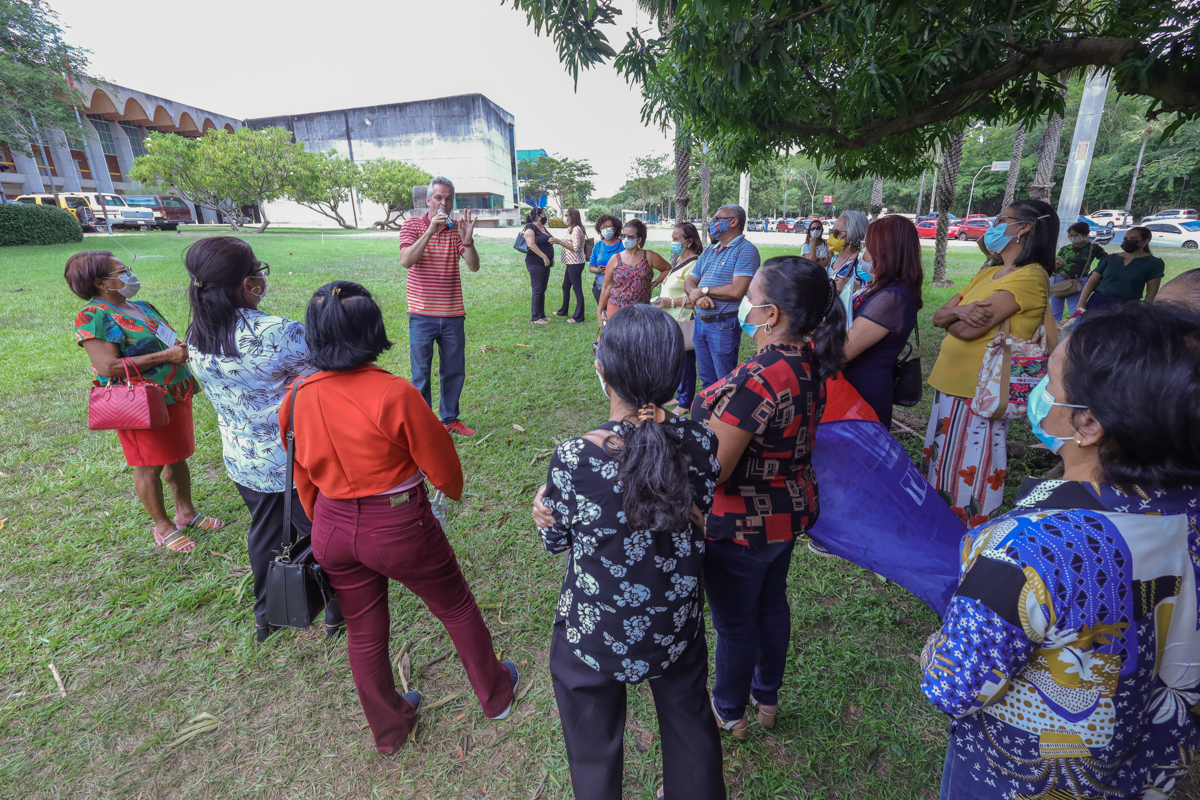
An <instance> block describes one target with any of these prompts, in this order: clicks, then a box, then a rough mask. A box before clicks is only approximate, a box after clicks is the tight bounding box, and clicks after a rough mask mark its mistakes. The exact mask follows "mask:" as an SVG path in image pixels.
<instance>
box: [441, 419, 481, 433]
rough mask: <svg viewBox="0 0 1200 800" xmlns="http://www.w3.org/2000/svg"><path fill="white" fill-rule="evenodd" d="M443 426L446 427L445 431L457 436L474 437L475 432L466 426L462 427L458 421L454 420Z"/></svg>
mask: <svg viewBox="0 0 1200 800" xmlns="http://www.w3.org/2000/svg"><path fill="white" fill-rule="evenodd" d="M444 424H445V426H446V430H448V431H450V432H451V433H454V434H457V435H459V436H474V435H475V430H474V429H473V428H468V427H467V426H466V425H463V424H462V422H461V421H460V420H457V419H456V420H454V421H453V422H447V423H444Z"/></svg>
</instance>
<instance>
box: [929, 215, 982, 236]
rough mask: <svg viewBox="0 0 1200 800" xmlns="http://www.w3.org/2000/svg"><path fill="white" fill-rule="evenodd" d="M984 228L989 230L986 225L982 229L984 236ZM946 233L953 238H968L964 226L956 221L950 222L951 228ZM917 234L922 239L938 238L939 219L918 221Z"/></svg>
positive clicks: (980, 234)
mask: <svg viewBox="0 0 1200 800" xmlns="http://www.w3.org/2000/svg"><path fill="white" fill-rule="evenodd" d="M984 230H987V226H986V225H985V226H984V227H983V228H981V229H980V233H979V236H983V231H984ZM946 235H947V236H949V237H950V238H951V239H963V240H966V238H967V234H966V233H965V232H964V231H963V229H962V227H961V226H959V225H957V224H955V223H950V230H949V231H948V232H947V234H946ZM917 236H920V237H921V238H922V239H936V238H937V220H934V219H927V220H925V221H924V222H918V223H917ZM976 238H978V237H976Z"/></svg>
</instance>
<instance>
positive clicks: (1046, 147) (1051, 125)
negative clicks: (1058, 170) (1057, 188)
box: [1029, 89, 1067, 202]
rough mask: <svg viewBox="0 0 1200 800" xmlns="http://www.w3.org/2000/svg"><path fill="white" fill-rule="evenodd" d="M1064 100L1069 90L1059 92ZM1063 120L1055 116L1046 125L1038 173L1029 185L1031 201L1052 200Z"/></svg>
mask: <svg viewBox="0 0 1200 800" xmlns="http://www.w3.org/2000/svg"><path fill="white" fill-rule="evenodd" d="M1059 95H1060V96H1061V97H1063V98H1065V97H1066V96H1067V90H1066V89H1063V90H1062V91H1061V92H1059ZM1062 126H1063V118H1062V117H1060V116H1059V115H1058V114H1053V115H1051V117H1050V121H1049V122H1047V123H1046V132H1045V133H1044V134H1042V152H1041V155H1040V157H1039V158H1038V165H1037V173H1036V174H1035V175H1034V176H1033V183H1031V184H1029V198H1030V199H1031V200H1045V201H1047V202H1049V200H1050V190H1051V189H1053V188H1054V159H1055V158H1056V157H1057V156H1058V140H1059V137H1060V136H1061V135H1062Z"/></svg>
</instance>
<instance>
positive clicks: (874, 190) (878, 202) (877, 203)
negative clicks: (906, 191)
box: [867, 175, 883, 219]
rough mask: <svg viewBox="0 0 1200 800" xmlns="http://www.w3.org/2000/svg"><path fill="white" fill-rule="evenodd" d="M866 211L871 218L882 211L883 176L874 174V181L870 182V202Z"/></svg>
mask: <svg viewBox="0 0 1200 800" xmlns="http://www.w3.org/2000/svg"><path fill="white" fill-rule="evenodd" d="M867 211H869V212H870V215H871V218H872V219H874V218H875V217H878V216H879V212H881V211H883V178H882V177H881V176H879V175H876V176H875V182H874V183H872V184H871V203H870V205H868V206H867Z"/></svg>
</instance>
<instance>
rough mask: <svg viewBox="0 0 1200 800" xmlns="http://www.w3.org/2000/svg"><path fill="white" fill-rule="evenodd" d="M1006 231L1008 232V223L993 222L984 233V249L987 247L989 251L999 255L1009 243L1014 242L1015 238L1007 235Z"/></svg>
mask: <svg viewBox="0 0 1200 800" xmlns="http://www.w3.org/2000/svg"><path fill="white" fill-rule="evenodd" d="M1006 230H1008V223H1007V222H1000V221H998V220H997V221H996V222H993V223H992V224H991V226H990V227H989V228H988V229H987V230H986V231H984V233H983V245H984V247H986V248H987V249H988V250H991V251H992V252H993V253H999V252H1000V251H1001V250H1003V249H1004V248H1005V247H1007V246H1008V243H1009V242H1011V241H1012V238H1013V237H1011V236H1009V235H1008V234H1007V233H1005V231H1006Z"/></svg>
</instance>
